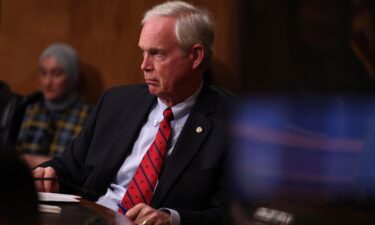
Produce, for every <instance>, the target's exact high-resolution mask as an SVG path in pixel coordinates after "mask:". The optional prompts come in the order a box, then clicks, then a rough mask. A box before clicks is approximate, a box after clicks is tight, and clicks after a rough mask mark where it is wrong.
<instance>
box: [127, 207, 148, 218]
mask: <svg viewBox="0 0 375 225" xmlns="http://www.w3.org/2000/svg"><path fill="white" fill-rule="evenodd" d="M146 206H147V205H146V204H144V203H139V204H137V205H135V206H134V207H133V208H131V209H129V210H128V211H127V212H126V214H125V216H126V217H128V218H129V219H131V220H133V221H134V220H135V219H136V218H137V217H138V216H139V215H140V213H141V211H142V209H143V208H144V207H146Z"/></svg>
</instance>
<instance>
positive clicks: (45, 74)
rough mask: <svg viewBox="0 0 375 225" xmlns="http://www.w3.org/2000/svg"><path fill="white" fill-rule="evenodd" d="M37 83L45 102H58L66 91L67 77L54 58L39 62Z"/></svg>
mask: <svg viewBox="0 0 375 225" xmlns="http://www.w3.org/2000/svg"><path fill="white" fill-rule="evenodd" d="M39 83H40V85H41V88H42V92H43V95H44V97H45V98H46V99H47V100H58V99H59V98H62V97H64V96H65V94H66V92H67V90H68V85H69V81H68V77H67V75H66V73H65V72H64V71H63V70H62V69H61V67H60V65H59V63H58V62H57V60H56V59H55V58H54V57H48V58H44V59H42V60H41V62H40V65H39Z"/></svg>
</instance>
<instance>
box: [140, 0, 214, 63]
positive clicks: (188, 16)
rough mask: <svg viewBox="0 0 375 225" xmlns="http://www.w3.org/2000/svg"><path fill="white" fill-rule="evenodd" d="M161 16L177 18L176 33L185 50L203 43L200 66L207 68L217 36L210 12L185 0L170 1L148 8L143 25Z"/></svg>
mask: <svg viewBox="0 0 375 225" xmlns="http://www.w3.org/2000/svg"><path fill="white" fill-rule="evenodd" d="M159 16H170V17H176V18H177V20H176V25H175V35H176V38H177V41H178V43H179V44H180V46H181V48H182V49H183V50H188V49H190V48H191V47H192V46H193V45H195V44H198V43H200V44H202V45H203V47H204V53H205V54H204V58H203V61H202V63H201V65H200V67H201V68H202V69H206V68H207V67H208V65H209V64H210V61H211V57H212V48H213V42H214V36H215V32H214V24H213V22H212V19H211V16H210V14H209V12H208V11H207V10H205V9H200V8H197V7H195V6H193V5H191V4H189V3H186V2H183V1H168V2H165V3H162V4H160V5H156V6H154V7H153V8H152V9H150V10H148V11H147V12H146V13H145V15H144V17H143V20H142V25H144V24H145V23H147V21H149V20H150V19H151V18H153V17H159Z"/></svg>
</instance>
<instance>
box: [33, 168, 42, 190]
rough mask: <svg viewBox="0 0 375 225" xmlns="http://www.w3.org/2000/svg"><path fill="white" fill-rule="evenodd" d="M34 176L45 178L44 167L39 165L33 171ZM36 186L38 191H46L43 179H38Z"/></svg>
mask: <svg viewBox="0 0 375 225" xmlns="http://www.w3.org/2000/svg"><path fill="white" fill-rule="evenodd" d="M32 175H33V177H34V178H44V168H41V167H37V168H35V169H34V170H33V171H32ZM35 187H36V190H37V191H40V192H44V184H43V180H36V181H35Z"/></svg>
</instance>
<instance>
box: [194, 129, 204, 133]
mask: <svg viewBox="0 0 375 225" xmlns="http://www.w3.org/2000/svg"><path fill="white" fill-rule="evenodd" d="M195 131H196V132H197V133H198V134H199V133H201V132H202V131H203V129H202V127H197V129H195Z"/></svg>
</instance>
